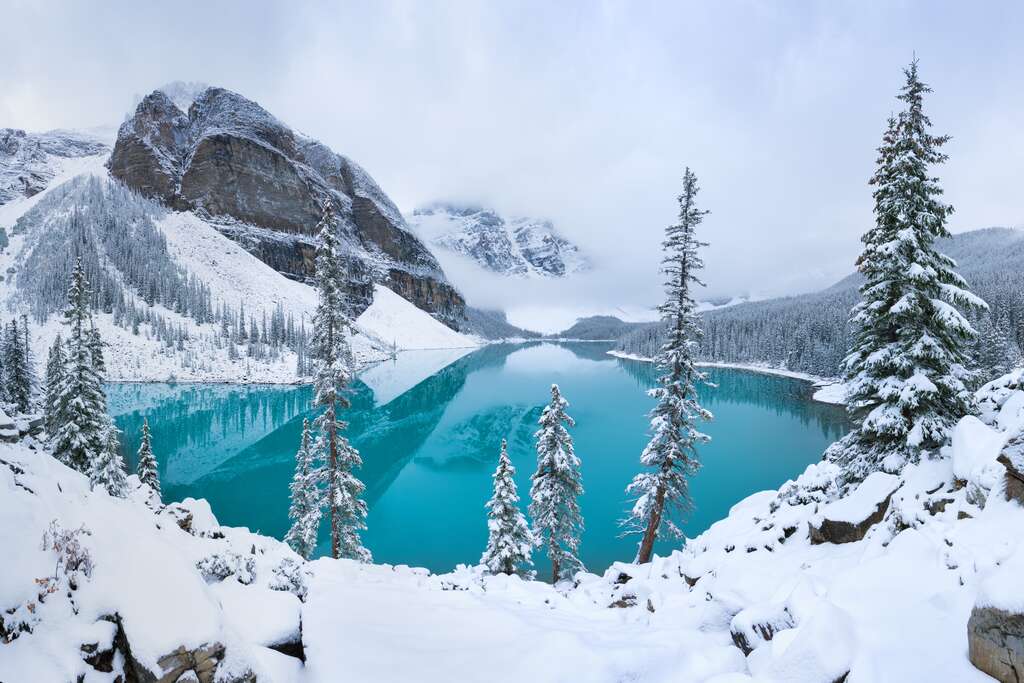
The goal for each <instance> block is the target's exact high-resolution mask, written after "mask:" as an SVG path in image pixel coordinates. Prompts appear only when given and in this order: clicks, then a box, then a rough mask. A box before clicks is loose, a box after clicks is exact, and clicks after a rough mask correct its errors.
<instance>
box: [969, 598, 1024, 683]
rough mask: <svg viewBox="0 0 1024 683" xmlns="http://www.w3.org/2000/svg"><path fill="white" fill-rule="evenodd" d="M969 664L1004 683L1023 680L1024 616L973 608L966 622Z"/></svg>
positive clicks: (991, 609)
mask: <svg viewBox="0 0 1024 683" xmlns="http://www.w3.org/2000/svg"><path fill="white" fill-rule="evenodd" d="M967 647H968V655H969V656H970V658H971V664H974V666H976V667H977V668H979V669H981V670H982V671H984V672H985V673H987V674H988V675H989V676H992V677H993V678H995V679H996V680H998V681H1002V682H1003V683H1020V681H1022V680H1024V614H1021V613H1015V612H1010V611H1007V610H1003V609H1000V608H998V607H991V606H988V607H975V608H974V609H973V610H972V611H971V618H970V619H969V620H968V622H967Z"/></svg>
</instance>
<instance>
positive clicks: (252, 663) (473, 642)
mask: <svg viewBox="0 0 1024 683" xmlns="http://www.w3.org/2000/svg"><path fill="white" fill-rule="evenodd" d="M978 398H979V405H980V406H981V413H980V415H979V416H978V417H966V418H964V419H963V420H961V421H960V423H959V424H958V425H957V426H956V428H955V430H954V432H953V435H952V443H951V445H950V446H948V447H946V448H944V449H943V451H942V452H941V454H939V456H938V457H936V458H935V459H929V460H925V461H923V462H921V463H920V464H916V465H909V466H907V467H906V468H905V469H904V471H903V472H902V473H900V474H898V475H894V474H885V473H876V474H873V475H871V476H870V477H869V478H868V479H867V480H866V481H865V482H864V483H863V484H861V485H860V487H858V488H855V489H853V490H852V491H851V492H850V493H849V494H848V495H847V496H846V497H840V496H839V488H838V487H837V485H836V481H835V477H836V475H837V473H838V472H837V470H836V468H835V466H834V465H831V464H829V463H824V462H822V463H816V464H813V465H811V466H810V467H808V468H807V470H806V471H805V472H804V473H803V474H802V475H801V476H800V477H798V478H797V479H796V480H795V481H792V482H787V484H785V485H783V486H782V487H781V488H780V490H778V491H764V492H761V493H757V494H754V495H752V496H750V497H748V498H746V499H745V500H743V501H740V502H739V503H737V504H736V505H735V506H734V507H733V508H732V510H731V511H730V513H729V515H728V516H727V517H726V518H725V519H722V520H720V521H719V522H717V523H715V524H714V525H712V527H711V528H710V529H708V531H706V532H705V533H703V534H701V535H700V536H698V537H696V538H694V539H691V540H690V541H689V542H688V543H687V544H686V546H685V548H684V549H683V550H680V551H677V552H674V553H672V554H671V555H670V556H668V557H663V558H655V560H654V561H653V562H651V563H650V564H647V565H642V566H637V565H632V564H628V563H618V564H615V565H613V566H612V567H611V568H610V569H609V570H608V571H607V572H606V573H605V574H604V575H603V576H597V575H593V574H585V573H584V574H580V575H578V576H577V577H576V581H575V583H574V584H562V585H560V586H558V587H557V588H556V587H552V586H550V585H547V584H545V583H540V582H534V581H523V580H521V579H519V578H510V577H504V576H494V577H492V576H484V575H483V574H482V573H481V570H480V569H479V568H468V567H461V568H459V569H458V570H457V571H455V572H453V573H450V574H444V575H431V574H429V573H428V572H427V571H425V570H420V569H413V568H409V567H402V566H399V567H392V566H387V565H368V566H363V565H357V564H354V563H352V562H349V561H336V560H331V559H320V560H317V561H315V562H310V563H301V562H300V561H299V559H298V558H297V557H296V556H295V555H294V554H292V553H291V551H290V550H289V549H288V548H286V547H285V546H284V545H283V544H281V543H279V542H278V541H276V540H274V539H270V538H267V537H263V536H259V535H256V534H252V533H250V532H249V531H247V530H245V529H236V528H226V527H220V526H219V525H218V524H217V523H216V520H215V519H214V518H213V515H212V514H211V512H210V510H209V506H208V505H207V504H206V503H205V502H204V501H194V500H187V501H185V502H184V503H182V504H180V505H172V506H168V507H166V508H162V507H161V506H159V505H157V504H156V503H155V502H154V501H152V500H150V499H149V498H148V496H147V495H146V492H145V489H142V488H139V487H138V484H137V480H134V479H133V480H132V482H133V485H134V486H135V487H136V488H135V490H134V492H133V494H132V496H131V497H130V498H129V499H127V500H117V499H112V498H110V497H108V496H107V495H106V494H104V493H97V492H91V491H89V490H88V486H87V482H86V480H85V478H84V477H83V476H81V475H80V474H77V473H75V472H73V471H71V470H69V469H68V468H66V467H64V466H63V465H60V464H59V463H57V462H56V461H55V460H53V459H52V458H51V457H50V456H49V455H47V454H46V453H45V452H44V451H43V450H42V449H41V448H40V447H39V445H38V444H36V443H34V442H33V441H31V440H27V441H25V442H22V443H20V444H14V445H12V444H0V547H3V548H4V549H5V561H4V571H3V572H0V614H2V615H3V628H4V639H6V640H9V641H10V642H6V643H0V680H3V681H38V682H40V683H48V682H50V681H55V682H57V681H68V680H76V678H78V677H79V676H81V677H82V678H81V679H79V680H84V681H108V682H109V681H112V680H114V677H115V676H116V674H117V672H118V671H120V670H122V669H123V668H124V667H125V666H129V667H145V668H147V669H150V670H153V671H155V672H157V673H159V672H160V670H161V668H163V666H172V665H173V664H174V662H182V661H184V662H185V663H186V665H187V666H196V667H200V666H207V667H209V666H211V664H210V661H211V660H210V658H209V657H208V656H207V653H209V652H216V653H217V654H216V661H217V662H219V664H218V665H217V680H219V681H238V680H242V679H241V678H240V676H241V675H242V674H243V673H244V672H247V671H251V672H253V673H255V674H256V676H257V680H259V681H283V682H292V681H294V682H307V681H335V680H340V679H345V680H375V681H412V680H415V681H421V682H431V681H445V682H447V681H451V680H472V679H483V680H488V681H496V682H500V681H509V682H513V681H515V682H517V683H518V682H521V681H524V680H528V681H537V682H547V681H551V682H554V681H586V682H594V683H600V682H604V681H608V682H609V683H610V682H613V681H616V682H617V681H645V682H648V681H650V682H654V683H658V682H665V683H669V682H687V683H689V682H694V683H699V682H702V681H707V682H709V683H740V682H742V681H760V682H763V683H782V682H786V683H831V682H833V681H838V680H845V681H847V682H848V683H868V682H870V683H889V682H892V683H897V682H899V683H914V682H917V681H921V682H925V681H927V682H929V683H931V682H934V681H957V682H962V683H971V682H972V681H977V682H979V683H980V682H981V681H987V680H991V679H990V678H988V677H987V676H986V675H984V674H982V673H981V672H980V671H979V670H977V669H975V668H974V667H973V666H972V664H971V663H970V660H969V659H968V627H967V623H968V618H969V616H970V614H971V611H972V608H973V607H975V605H979V606H995V607H998V608H1000V609H1004V610H1010V611H1014V610H1015V611H1016V613H1020V612H1021V611H1022V610H1024V583H1021V581H1020V571H1021V570H1022V568H1024V533H1022V531H1024V507H1022V506H1021V505H1020V504H1019V503H1017V502H1015V501H1008V500H1006V499H1005V496H1004V488H1003V487H1004V483H1003V480H1004V476H1003V471H1004V470H1003V469H1002V465H1001V464H999V463H997V462H996V457H997V455H999V453H1000V452H1003V451H1005V449H1006V446H1007V444H1008V443H1013V442H1012V441H1011V439H1012V438H1013V437H1014V436H1016V435H1017V434H1018V433H1019V432H1020V430H1021V429H1022V428H1024V371H1016V372H1015V373H1013V374H1011V375H1008V376H1007V377H1004V378H1002V379H1000V380H997V381H996V382H993V383H991V384H989V385H986V387H984V388H983V389H982V390H981V391H980V392H979V394H978ZM765 448H766V453H765V455H766V456H767V455H770V448H771V447H770V444H766V446H765ZM696 476H700V475H699V474H698V475H696ZM483 523H484V518H483V516H482V515H481V524H483ZM51 525H55V526H51ZM51 529H52V530H55V531H57V532H61V531H62V530H64V531H65V533H64V534H61V535H60V538H61V539H64V540H70V541H71V543H69V544H67V543H62V545H68V546H69V547H70V548H71V549H70V550H68V551H66V552H65V551H60V552H58V551H55V550H54V543H53V535H52V533H48V531H49V530H51ZM76 529H82V531H81V532H79V533H78V534H77V536H75V537H74V538H71V539H68V538H67V533H66V532H68V531H73V530H76ZM44 535H45V538H46V542H44ZM125 539H130V543H129V544H126V543H125ZM76 543H77V544H78V546H80V547H79V548H77V549H76V548H75V544H76ZM84 555H88V562H86V561H85V560H83V559H82V558H83V556H84ZM61 557H64V558H65V560H66V561H65V562H63V563H62V561H61V559H60V558H61ZM75 566H77V570H73V569H74V567H75ZM178 648H183V649H184V650H183V651H182V653H181V654H179V656H178V657H177V658H172V659H167V658H165V655H167V654H168V653H171V652H173V651H175V650H177V649H178ZM221 648H223V651H221ZM104 651H106V652H108V653H109V654H110V655H111V657H109V658H108V659H107V660H103V661H106V662H107V663H106V664H103V665H102V666H104V667H107V666H109V667H110V668H112V669H113V671H112V672H108V673H104V672H101V671H97V670H96V669H94V668H93V666H92V665H90V664H89V663H88V662H87V661H86V660H87V659H90V658H92V659H93V660H94V661H96V660H95V658H93V655H94V654H95V653H97V652H99V653H103V652H104ZM128 651H130V654H131V661H130V662H126V660H125V655H126V654H127V652H128ZM299 653H301V654H303V655H304V657H305V662H304V663H303V662H302V661H301V660H300V659H298V658H297V657H295V656H293V655H297V654H299ZM161 662H163V666H162V665H161ZM172 680H173V679H172ZM178 680H193V679H189V678H186V679H178ZM245 680H248V679H245Z"/></svg>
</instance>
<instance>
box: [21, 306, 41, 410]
mask: <svg viewBox="0 0 1024 683" xmlns="http://www.w3.org/2000/svg"><path fill="white" fill-rule="evenodd" d="M21 347H22V354H23V355H24V357H25V375H26V378H25V382H26V384H27V385H28V393H29V396H30V397H32V396H35V394H36V392H37V391H38V390H39V378H38V377H36V359H35V353H34V351H33V350H32V341H31V335H30V333H29V329H28V316H27V315H25V314H24V313H22V315H21Z"/></svg>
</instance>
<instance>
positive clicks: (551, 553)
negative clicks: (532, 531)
mask: <svg viewBox="0 0 1024 683" xmlns="http://www.w3.org/2000/svg"><path fill="white" fill-rule="evenodd" d="M548 557H550V558H551V583H552V584H555V583H558V570H559V567H558V546H557V545H556V544H555V539H554V537H552V538H551V541H550V542H549V543H548Z"/></svg>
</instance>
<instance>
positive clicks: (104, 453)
mask: <svg viewBox="0 0 1024 683" xmlns="http://www.w3.org/2000/svg"><path fill="white" fill-rule="evenodd" d="M117 435H118V429H117V427H115V426H114V423H113V422H111V421H110V420H109V419H107V420H106V421H105V424H104V425H103V434H102V441H101V448H100V450H99V453H98V454H97V456H96V458H95V459H94V460H93V461H92V463H91V464H90V466H89V487H90V488H92V489H97V488H101V489H103V490H104V491H106V492H107V493H108V494H109V495H111V496H114V497H116V498H124V497H126V496H127V495H128V472H127V470H126V469H125V465H124V458H122V457H121V453H120V452H119V449H118V447H119V442H118V438H117Z"/></svg>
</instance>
